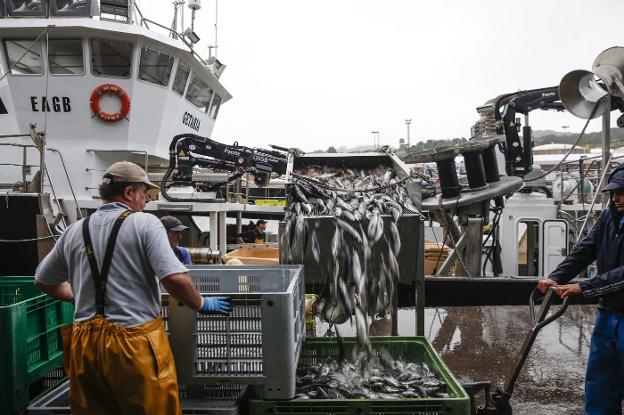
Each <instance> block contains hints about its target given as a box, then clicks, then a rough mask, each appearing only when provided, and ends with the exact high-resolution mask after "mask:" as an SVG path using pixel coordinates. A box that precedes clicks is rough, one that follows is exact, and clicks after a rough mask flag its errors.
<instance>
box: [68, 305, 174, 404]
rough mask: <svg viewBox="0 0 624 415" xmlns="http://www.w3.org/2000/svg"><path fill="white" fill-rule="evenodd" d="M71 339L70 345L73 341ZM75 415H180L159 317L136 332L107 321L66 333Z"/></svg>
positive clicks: (170, 356) (77, 325)
mask: <svg viewBox="0 0 624 415" xmlns="http://www.w3.org/2000/svg"><path fill="white" fill-rule="evenodd" d="M70 336H71V339H70V338H69V337H70ZM63 342H64V345H65V346H68V345H69V346H70V347H69V348H70V350H69V353H67V350H66V351H65V356H66V360H65V370H66V371H67V373H68V375H69V388H70V389H69V402H70V409H71V413H72V415H82V414H85V415H86V414H89V415H100V414H101V415H104V414H106V415H112V414H127V415H141V414H145V415H148V414H149V415H160V414H162V415H172V414H173V415H180V414H182V411H181V408H180V400H179V396H178V380H177V377H176V371H175V364H174V361H173V354H172V353H171V347H170V346H169V339H168V338H167V333H166V331H165V327H164V325H163V322H162V319H161V318H160V317H159V318H157V319H155V320H152V321H150V322H148V323H145V324H141V325H138V326H134V327H123V326H118V325H115V324H113V323H111V322H110V321H108V320H105V319H103V318H96V319H94V320H90V321H86V322H83V323H75V324H74V325H73V327H71V328H70V327H69V326H68V327H66V328H65V327H64V331H63Z"/></svg>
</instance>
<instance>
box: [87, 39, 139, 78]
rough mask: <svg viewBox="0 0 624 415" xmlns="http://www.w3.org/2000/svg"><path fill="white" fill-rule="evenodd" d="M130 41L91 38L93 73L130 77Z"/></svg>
mask: <svg viewBox="0 0 624 415" xmlns="http://www.w3.org/2000/svg"><path fill="white" fill-rule="evenodd" d="M131 66H132V43H130V42H124V41H120V40H110V39H91V68H92V71H93V74H94V75H104V76H118V77H121V78H130V73H131Z"/></svg>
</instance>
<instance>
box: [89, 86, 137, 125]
mask: <svg viewBox="0 0 624 415" xmlns="http://www.w3.org/2000/svg"><path fill="white" fill-rule="evenodd" d="M104 94H109V95H111V94H115V95H117V96H118V97H119V100H120V101H121V108H120V109H119V111H117V112H112V113H111V112H103V111H102V108H101V107H100V97H101V96H102V95H104ZM89 103H90V104H91V111H92V112H93V116H94V117H98V118H99V119H100V120H102V121H106V122H117V121H120V120H122V119H124V118H126V119H127V116H128V113H129V112H130V96H129V95H128V94H127V93H126V91H124V90H123V88H122V87H120V86H118V85H114V84H102V85H100V86H98V87H97V88H95V89H94V90H93V92H92V93H91V99H90V100H89Z"/></svg>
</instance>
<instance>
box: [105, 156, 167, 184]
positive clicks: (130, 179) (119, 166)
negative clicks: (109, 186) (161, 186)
mask: <svg viewBox="0 0 624 415" xmlns="http://www.w3.org/2000/svg"><path fill="white" fill-rule="evenodd" d="M102 183H145V184H146V185H147V187H149V188H152V189H158V186H157V185H155V184H154V183H152V182H150V181H149V179H148V178H147V173H145V170H143V168H142V167H141V166H139V165H138V164H134V163H131V162H129V161H118V162H117V163H113V164H111V165H110V167H109V168H108V169H106V172H104V176H102Z"/></svg>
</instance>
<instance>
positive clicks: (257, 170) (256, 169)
mask: <svg viewBox="0 0 624 415" xmlns="http://www.w3.org/2000/svg"><path fill="white" fill-rule="evenodd" d="M194 166H201V167H210V168H213V169H216V170H225V171H231V172H233V173H234V174H233V175H232V176H230V177H228V179H227V180H226V181H225V182H222V183H216V184H213V185H212V186H211V187H210V188H209V189H208V190H212V189H214V188H217V187H220V186H223V185H225V184H227V183H229V182H231V181H232V180H235V179H237V178H239V177H241V176H242V175H243V174H246V173H248V174H253V175H254V182H255V183H256V185H258V186H266V185H267V184H269V180H270V179H271V174H272V173H277V174H278V175H282V174H285V173H286V166H287V153H286V152H284V151H281V150H266V149H257V148H250V147H245V146H239V145H238V142H234V144H232V145H227V144H223V143H220V142H218V141H215V140H211V139H210V138H208V137H201V136H198V135H195V134H180V135H176V136H175V137H173V140H171V144H170V145H169V166H168V169H167V172H166V173H165V176H164V177H163V180H162V182H161V185H160V189H161V193H162V195H163V196H164V197H165V199H167V200H171V201H182V199H179V198H175V197H172V196H170V195H169V194H168V193H167V190H166V189H165V183H166V182H167V181H168V180H169V178H170V177H172V173H173V171H174V170H176V173H174V174H173V182H174V183H175V184H178V185H192V184H193V167H194Z"/></svg>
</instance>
